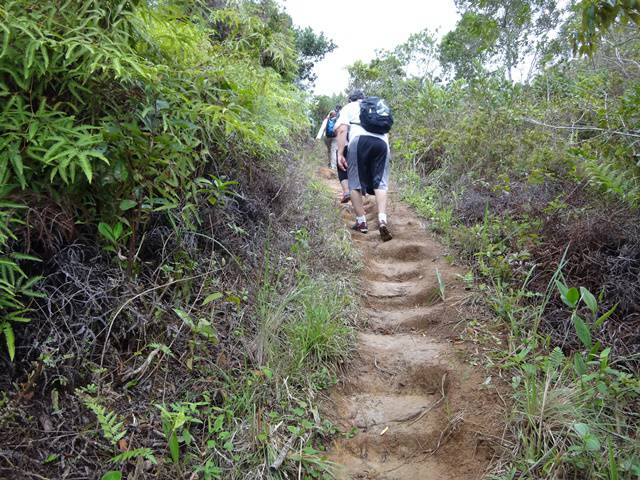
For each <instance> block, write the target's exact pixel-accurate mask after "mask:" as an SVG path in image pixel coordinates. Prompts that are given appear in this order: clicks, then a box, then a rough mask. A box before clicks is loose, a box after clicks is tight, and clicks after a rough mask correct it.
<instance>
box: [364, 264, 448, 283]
mask: <svg viewBox="0 0 640 480" xmlns="http://www.w3.org/2000/svg"><path fill="white" fill-rule="evenodd" d="M436 268H438V264H437V263H436V262H432V261H425V262H398V263H378V262H376V261H374V260H371V261H370V262H369V264H368V265H367V267H366V268H365V270H364V272H363V276H364V278H366V279H367V280H380V281H382V280H385V281H390V282H407V281H409V280H423V279H433V280H435V281H436V282H437V277H436Z"/></svg>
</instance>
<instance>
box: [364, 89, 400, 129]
mask: <svg viewBox="0 0 640 480" xmlns="http://www.w3.org/2000/svg"><path fill="white" fill-rule="evenodd" d="M360 126H361V127H362V128H364V129H365V130H366V131H367V132H371V133H379V134H384V133H389V130H391V127H392V126H393V115H392V114H391V108H389V105H387V102H385V101H384V100H383V99H382V98H379V97H367V98H365V99H364V100H362V101H361V102H360Z"/></svg>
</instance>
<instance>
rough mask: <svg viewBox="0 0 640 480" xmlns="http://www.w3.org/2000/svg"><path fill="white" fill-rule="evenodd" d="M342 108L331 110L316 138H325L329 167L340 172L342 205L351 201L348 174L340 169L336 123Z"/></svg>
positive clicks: (337, 106) (338, 106)
mask: <svg viewBox="0 0 640 480" xmlns="http://www.w3.org/2000/svg"><path fill="white" fill-rule="evenodd" d="M341 109H342V107H341V106H340V105H336V107H335V109H334V110H331V111H330V112H329V114H328V115H327V116H326V117H325V119H324V122H322V126H321V127H320V131H319V132H318V135H317V136H316V138H321V137H324V139H325V143H326V145H327V155H328V156H329V167H330V168H331V169H332V170H334V169H335V170H337V171H338V180H340V186H341V187H342V196H341V197H340V203H348V202H349V200H350V199H351V195H350V194H349V182H348V180H347V172H346V171H343V170H341V169H340V168H338V138H337V132H336V128H335V123H336V121H337V120H338V114H339V113H340V110H341Z"/></svg>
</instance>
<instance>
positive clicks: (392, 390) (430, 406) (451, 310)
mask: <svg viewBox="0 0 640 480" xmlns="http://www.w3.org/2000/svg"><path fill="white" fill-rule="evenodd" d="M319 173H320V175H321V176H322V177H323V178H324V179H326V181H327V182H328V184H329V185H331V187H332V188H333V189H334V190H335V191H336V193H337V192H338V190H339V185H338V183H337V181H336V180H335V179H334V174H333V172H331V171H330V170H328V169H325V168H323V169H321V170H320V172H319ZM393 196H394V195H393V194H392V195H391V199H390V202H389V203H390V208H389V212H388V213H389V224H390V227H391V231H392V233H393V235H394V238H393V240H391V241H390V242H386V243H383V242H382V241H381V240H380V235H379V233H378V231H377V212H376V210H375V201H374V199H373V198H371V197H369V199H368V201H367V202H366V205H365V207H366V210H367V219H368V223H369V229H370V230H369V233H368V234H366V235H363V234H361V233H359V232H352V240H353V242H354V243H355V244H356V245H357V247H358V248H359V249H360V250H361V251H362V254H363V261H364V271H363V272H362V274H361V279H360V292H361V304H362V313H363V315H364V317H365V318H364V320H363V322H361V323H362V324H363V325H364V327H363V328H362V330H361V331H360V332H359V333H358V345H357V355H356V359H355V361H354V362H353V364H352V365H351V366H350V367H349V369H348V371H347V372H346V373H345V375H344V378H343V379H342V381H341V383H340V385H339V386H338V387H336V388H334V389H333V391H332V392H331V395H330V399H329V400H328V401H327V405H326V406H325V410H326V412H325V414H326V415H328V416H329V417H330V418H331V419H332V421H333V422H334V423H336V424H338V425H340V426H341V427H342V429H343V431H344V432H352V433H353V435H352V436H351V435H347V436H343V437H340V438H339V439H338V440H336V441H334V443H333V444H332V445H331V446H330V451H329V458H330V460H332V461H333V462H335V463H336V464H337V465H338V467H337V478H340V479H372V480H373V479H376V480H400V479H412V480H432V479H434V480H435V479H438V480H443V479H456V480H467V479H469V480H471V479H480V478H482V477H483V476H484V474H485V473H486V471H487V468H488V465H489V463H490V460H491V458H492V455H493V453H492V450H491V448H490V442H489V441H488V439H490V438H491V436H492V435H493V434H495V433H496V429H497V428H498V427H497V426H498V425H499V423H500V421H499V416H500V414H501V411H502V410H501V408H500V400H499V398H498V396H497V395H496V394H495V393H492V392H494V391H493V390H489V389H487V388H486V386H484V385H483V382H484V381H485V379H486V378H487V374H486V373H485V372H483V371H481V369H478V368H474V367H471V366H470V365H469V363H468V362H467V361H466V360H467V359H468V356H469V353H468V351H467V349H466V347H465V346H464V344H463V343H462V342H460V341H458V340H457V338H458V335H457V334H456V333H455V329H456V327H459V326H460V324H461V323H462V322H464V315H463V312H464V308H465V307H464V305H465V299H466V298H467V297H468V293H467V292H465V290H464V287H463V284H462V282H461V280H460V277H459V275H460V274H462V273H463V271H462V270H460V269H459V268H457V267H454V266H452V265H451V264H450V262H448V261H447V260H446V259H445V258H443V255H444V251H443V248H442V246H441V245H440V244H438V243H437V242H436V241H435V240H434V239H432V238H431V237H430V236H429V234H428V233H427V232H426V230H425V228H424V226H423V225H422V224H421V222H420V220H419V219H418V218H417V217H416V215H415V214H414V213H413V212H412V211H411V210H410V209H409V208H408V207H406V206H405V205H403V204H401V203H400V202H399V201H395V200H394V198H393ZM343 218H344V221H345V223H346V224H348V225H349V226H350V225H351V224H352V223H353V213H352V211H351V208H350V206H343ZM438 275H439V276H440V278H441V280H442V281H443V282H444V285H445V288H444V295H442V291H441V288H440V286H439V281H438ZM443 297H444V298H443ZM348 437H350V438H348Z"/></svg>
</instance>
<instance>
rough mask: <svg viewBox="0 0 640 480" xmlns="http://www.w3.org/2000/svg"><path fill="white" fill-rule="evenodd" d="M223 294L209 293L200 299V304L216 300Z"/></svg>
mask: <svg viewBox="0 0 640 480" xmlns="http://www.w3.org/2000/svg"><path fill="white" fill-rule="evenodd" d="M223 296H224V294H223V293H222V292H213V293H212V294H210V295H207V298H205V299H204V300H203V301H202V305H203V306H204V305H207V304H209V303H211V302H213V301H215V300H218V299H219V298H222V297H223Z"/></svg>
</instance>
